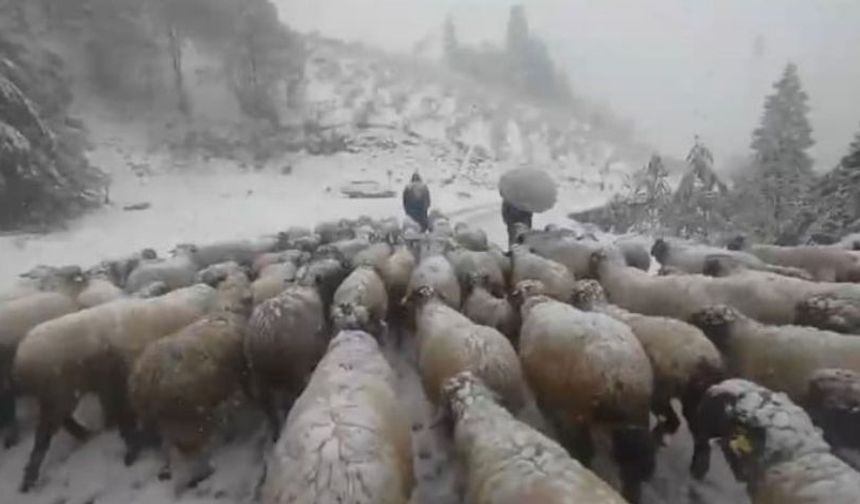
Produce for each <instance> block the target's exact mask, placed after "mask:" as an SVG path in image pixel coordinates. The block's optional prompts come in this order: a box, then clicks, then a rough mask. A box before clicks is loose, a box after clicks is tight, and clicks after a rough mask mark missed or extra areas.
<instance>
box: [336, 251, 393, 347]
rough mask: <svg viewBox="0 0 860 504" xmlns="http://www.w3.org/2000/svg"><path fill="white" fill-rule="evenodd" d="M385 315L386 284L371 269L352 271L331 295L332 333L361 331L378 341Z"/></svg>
mask: <svg viewBox="0 0 860 504" xmlns="http://www.w3.org/2000/svg"><path fill="white" fill-rule="evenodd" d="M387 314H388V294H387V293H386V291H385V283H384V282H383V280H382V277H380V275H379V273H377V271H376V270H375V269H374V268H373V267H370V266H359V267H358V268H356V269H354V270H353V271H352V273H350V274H349V276H348V277H346V279H345V280H344V281H343V283H341V284H340V287H338V288H337V290H336V291H335V293H334V300H333V301H332V305H331V321H332V326H333V328H334V331H335V333H337V332H340V331H342V330H345V329H352V330H362V331H366V332H368V333H370V334H373V335H374V336H376V337H377V338H380V341H381V338H382V337H383V335H384V333H385V320H386V317H387Z"/></svg>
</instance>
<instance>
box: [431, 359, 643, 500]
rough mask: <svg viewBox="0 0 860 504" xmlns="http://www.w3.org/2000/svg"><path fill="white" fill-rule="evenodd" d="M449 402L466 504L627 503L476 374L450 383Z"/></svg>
mask: <svg viewBox="0 0 860 504" xmlns="http://www.w3.org/2000/svg"><path fill="white" fill-rule="evenodd" d="M443 398H444V404H445V408H446V411H447V414H448V415H449V416H450V417H451V418H452V419H453V421H454V425H455V427H454V444H455V447H456V453H457V454H458V456H459V457H458V458H459V459H460V460H461V461H462V462H463V465H464V466H465V470H466V480H467V481H466V495H465V499H464V500H463V502H466V503H469V504H473V503H474V504H477V503H496V502H498V503H531V502H534V503H537V502H539V503H541V504H565V503H571V502H583V503H585V502H590V503H601V504H622V503H624V502H626V501H625V500H624V499H622V498H621V496H620V495H618V494H617V493H616V492H615V490H613V489H612V487H610V486H609V485H607V484H606V483H604V482H603V480H601V479H600V478H598V477H597V476H596V475H594V474H593V473H592V472H591V471H589V470H588V469H586V468H585V467H583V466H582V465H581V464H580V463H579V462H577V461H576V460H574V459H573V458H571V457H570V455H568V454H567V452H565V450H564V448H562V447H561V446H559V445H558V443H556V442H555V441H553V440H552V439H550V438H548V437H546V436H545V435H543V434H541V433H540V432H538V431H537V430H535V429H533V428H531V427H530V426H528V425H526V424H525V423H522V422H519V421H518V420H516V419H515V418H514V417H513V416H511V414H510V413H509V412H508V411H506V410H505V409H504V408H502V407H500V406H499V405H498V404H497V403H496V400H495V397H494V394H493V393H492V391H490V390H489V389H488V388H487V387H486V386H485V385H484V384H483V383H482V382H481V380H480V379H479V378H476V377H475V376H474V375H473V374H472V373H469V372H463V373H460V374H458V375H455V376H454V377H452V378H450V379H449V380H448V381H446V382H445V384H444V386H443Z"/></svg>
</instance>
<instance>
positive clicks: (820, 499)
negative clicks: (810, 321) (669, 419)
mask: <svg viewBox="0 0 860 504" xmlns="http://www.w3.org/2000/svg"><path fill="white" fill-rule="evenodd" d="M699 414H700V416H701V418H702V425H703V426H704V427H705V428H704V429H703V431H702V433H701V435H702V436H705V439H713V438H716V439H719V441H720V445H721V447H722V450H723V453H724V454H725V456H726V459H727V460H728V462H729V466H730V467H731V468H732V472H733V473H734V474H735V477H736V478H737V479H738V480H740V481H743V482H745V483H746V484H747V491H748V493H749V495H750V498H751V500H752V502H753V504H849V503H853V502H857V496H858V495H860V474H858V473H857V472H856V471H854V470H853V469H851V467H849V466H848V465H847V464H845V463H844V462H842V461H841V460H839V459H838V458H836V457H835V456H834V455H833V454H832V453H831V450H830V446H829V445H828V444H827V443H826V442H825V441H824V439H822V437H821V434H820V433H819V432H818V429H816V427H815V425H813V423H812V422H811V421H810V419H809V417H808V416H807V415H806V413H804V411H803V410H802V409H801V408H799V407H798V406H796V405H795V404H794V403H792V402H791V401H790V400H789V399H788V398H787V397H786V396H785V395H784V394H779V393H774V392H772V391H771V390H768V389H767V388H765V387H761V386H759V385H756V384H754V383H752V382H749V381H746V380H739V379H732V380H726V381H725V382H723V383H721V384H719V385H715V386H713V387H711V389H710V390H709V391H708V393H707V395H706V397H705V400H704V401H703V402H702V407H701V409H700V412H699ZM706 471H707V465H704V466H703V467H700V468H698V471H697V473H695V474H694V475H696V476H698V477H702V476H703V475H704V474H705V472H706Z"/></svg>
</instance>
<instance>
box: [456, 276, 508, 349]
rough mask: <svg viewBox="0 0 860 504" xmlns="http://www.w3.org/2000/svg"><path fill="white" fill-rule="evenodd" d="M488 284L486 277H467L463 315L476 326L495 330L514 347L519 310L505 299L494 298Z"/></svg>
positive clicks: (488, 280)
mask: <svg viewBox="0 0 860 504" xmlns="http://www.w3.org/2000/svg"><path fill="white" fill-rule="evenodd" d="M490 283H491V282H490V279H489V278H488V277H487V276H486V275H480V274H477V273H475V274H472V275H470V276H469V277H467V283H466V288H465V290H464V293H465V295H466V300H465V301H464V302H463V314H464V315H466V316H467V317H469V319H470V320H471V321H472V322H474V323H476V324H480V325H485V326H488V327H492V328H494V329H496V330H497V331H499V332H500V333H502V334H504V335H505V336H506V337H507V338H508V339H509V340H510V341H511V344H513V345H514V346H515V347H516V345H517V340H518V339H519V333H520V313H519V310H518V309H517V308H515V307H514V306H513V305H512V304H511V302H510V301H509V300H508V298H507V297H504V298H498V297H495V296H494V295H493V294H492V291H491V289H492V287H491V285H490Z"/></svg>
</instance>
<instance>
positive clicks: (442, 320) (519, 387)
mask: <svg viewBox="0 0 860 504" xmlns="http://www.w3.org/2000/svg"><path fill="white" fill-rule="evenodd" d="M411 301H412V302H414V303H415V306H416V327H417V338H418V370H419V374H420V375H421V383H422V385H423V388H424V392H425V394H426V395H427V397H428V398H429V399H430V401H431V402H432V403H433V404H435V405H437V406H438V405H439V404H440V398H441V393H442V385H443V384H444V383H445V380H447V379H448V378H451V377H452V376H454V375H455V374H457V373H459V372H461V371H472V372H473V373H475V374H476V375H477V376H479V377H481V378H482V379H483V380H484V382H485V383H486V384H487V386H488V387H490V388H491V389H492V390H493V391H495V392H496V393H497V394H498V395H499V397H500V398H501V403H502V404H503V405H504V406H505V407H506V408H507V409H508V410H510V411H511V412H512V413H517V412H518V411H520V410H521V409H522V408H523V407H524V406H525V403H526V387H525V382H524V380H523V373H522V367H521V365H520V361H519V359H518V358H517V353H516V351H515V350H514V348H513V346H512V345H511V343H510V341H508V340H507V338H505V337H504V336H503V335H502V334H501V333H499V332H498V331H496V330H495V329H493V328H491V327H486V326H482V325H478V324H475V323H473V322H472V321H471V320H469V319H468V318H466V316H464V315H463V314H461V313H460V312H458V311H456V310H454V309H453V308H451V307H450V306H448V305H447V304H446V303H445V302H444V300H443V299H442V298H440V297H439V295H438V294H437V293H436V292H435V291H434V290H433V288H432V287H427V286H423V287H420V288H419V289H417V290H415V291H414V292H413V293H412V294H411Z"/></svg>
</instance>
